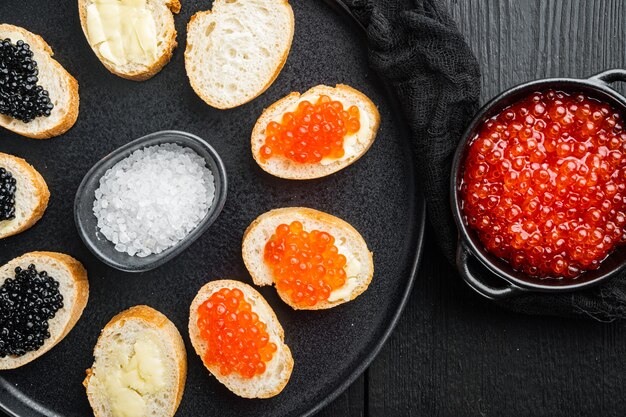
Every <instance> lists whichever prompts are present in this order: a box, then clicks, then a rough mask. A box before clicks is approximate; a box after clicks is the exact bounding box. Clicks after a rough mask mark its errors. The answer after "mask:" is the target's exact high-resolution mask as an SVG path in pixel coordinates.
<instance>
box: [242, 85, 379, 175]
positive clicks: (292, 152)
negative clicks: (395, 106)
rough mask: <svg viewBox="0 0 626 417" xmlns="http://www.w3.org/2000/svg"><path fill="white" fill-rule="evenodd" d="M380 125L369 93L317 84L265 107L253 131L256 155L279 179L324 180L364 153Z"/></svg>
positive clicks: (265, 169)
mask: <svg viewBox="0 0 626 417" xmlns="http://www.w3.org/2000/svg"><path fill="white" fill-rule="evenodd" d="M355 109H356V110H355ZM285 113H288V115H287V116H285ZM379 125H380V114H379V113H378V109H377V108H376V105H375V104H374V103H373V102H372V101H371V100H370V99H369V98H368V97H367V96H366V95H365V94H363V93H361V92H360V91H357V90H355V89H354V88H352V87H349V86H347V85H343V84H338V85H337V86H335V87H329V86H326V85H318V86H316V87H313V88H311V89H310V90H308V91H307V92H305V93H304V94H299V93H291V94H289V95H288V96H287V97H284V98H282V99H280V100H278V101H277V102H276V103H274V104H272V105H271V106H270V107H268V108H267V109H265V111H263V114H261V117H259V119H258V120H257V122H256V124H255V126H254V129H253V130H252V140H251V146H252V156H253V157H254V160H255V161H256V162H257V164H259V166H260V167H261V168H262V169H263V170H264V171H266V172H268V173H270V174H272V175H275V176H277V177H281V178H286V179H293V180H306V179H312V178H320V177H324V176H326V175H330V174H332V173H334V172H337V171H339V170H341V169H343V168H345V167H347V166H348V165H350V164H352V163H354V162H355V161H356V160H357V159H359V158H360V157H361V156H363V154H365V152H367V150H368V149H369V148H370V146H372V143H373V142H374V139H375V138H376V133H377V132H378V127H379Z"/></svg>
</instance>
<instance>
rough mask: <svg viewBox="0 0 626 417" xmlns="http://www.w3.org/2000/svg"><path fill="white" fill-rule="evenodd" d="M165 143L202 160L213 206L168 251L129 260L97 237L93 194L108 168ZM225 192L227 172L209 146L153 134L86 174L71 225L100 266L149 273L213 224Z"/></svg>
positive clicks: (171, 133)
mask: <svg viewBox="0 0 626 417" xmlns="http://www.w3.org/2000/svg"><path fill="white" fill-rule="evenodd" d="M165 143H176V144H178V145H180V146H183V147H186V148H190V149H192V150H193V151H194V152H196V153H197V154H198V155H200V156H201V157H202V158H204V160H205V161H206V165H207V168H209V169H210V170H211V173H212V174H213V178H214V181H215V197H214V198H213V204H212V205H211V207H210V208H209V211H208V213H207V214H206V215H205V216H204V218H203V219H202V220H201V221H200V223H199V224H198V226H196V228H195V229H193V230H192V231H191V232H190V233H189V234H188V235H187V236H185V237H184V238H183V239H182V240H181V241H180V242H178V243H177V244H175V245H174V246H172V247H171V248H168V249H166V250H164V251H163V252H161V253H158V254H153V255H149V256H146V257H143V258H141V257H138V256H130V255H129V254H127V253H124V252H118V251H117V250H115V246H114V245H113V243H112V242H110V241H109V240H107V239H106V238H105V237H104V236H102V235H101V234H100V232H99V230H98V220H97V219H96V216H95V214H94V213H93V202H94V199H95V191H96V190H97V189H98V187H99V186H100V178H101V177H102V176H103V175H104V174H105V173H106V171H107V170H108V169H109V168H111V167H113V165H115V164H117V163H118V162H120V161H121V160H122V159H124V158H126V157H127V156H129V155H130V154H131V153H133V152H134V151H136V150H138V149H143V148H145V147H147V146H154V145H162V144H165ZM226 189H227V180H226V168H225V167H224V163H223V162H222V159H221V158H220V156H219V155H218V153H217V152H216V151H215V149H213V147H211V145H209V144H208V143H206V142H205V141H204V140H202V139H201V138H199V137H198V136H195V135H192V134H190V133H186V132H179V131H175V130H165V131H161V132H155V133H152V134H150V135H147V136H144V137H141V138H139V139H136V140H134V141H132V142H130V143H128V144H126V145H124V146H122V147H120V148H118V149H116V150H114V151H113V152H111V153H110V154H108V155H107V156H105V157H104V158H102V159H101V160H100V161H99V162H98V163H96V164H95V165H94V166H93V167H92V168H91V169H90V170H89V172H87V174H86V175H85V178H83V181H82V182H81V184H80V186H79V187H78V191H77V192H76V199H75V200H74V221H75V222H76V228H77V229H78V234H79V235H80V237H81V239H82V240H83V242H85V245H87V247H88V248H89V250H90V251H91V252H93V254H94V255H96V256H97V257H98V258H99V259H100V260H101V261H102V262H104V263H105V264H107V265H109V266H112V267H113V268H116V269H119V270H121V271H127V272H144V271H149V270H151V269H154V268H156V267H158V266H161V265H163V264H164V263H165V262H167V261H169V260H171V259H172V258H174V257H176V256H177V255H179V254H180V253H181V252H182V251H183V250H185V249H186V248H187V247H188V246H189V245H191V244H192V243H193V242H194V241H195V240H196V239H197V238H199V237H200V236H201V235H202V233H204V232H205V231H206V230H207V229H208V228H209V226H211V224H213V222H214V221H215V219H217V216H219V214H220V212H221V211H222V208H223V207H224V203H225V202H226Z"/></svg>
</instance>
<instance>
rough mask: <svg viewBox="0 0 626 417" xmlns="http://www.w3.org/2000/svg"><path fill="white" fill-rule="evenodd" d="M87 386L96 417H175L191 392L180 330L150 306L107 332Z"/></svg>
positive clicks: (121, 317)
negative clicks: (183, 399)
mask: <svg viewBox="0 0 626 417" xmlns="http://www.w3.org/2000/svg"><path fill="white" fill-rule="evenodd" d="M93 355H94V358H95V360H94V363H93V365H92V367H91V368H90V369H87V377H86V378H85V380H84V381H83V385H84V386H85V388H86V390H87V397H88V398H89V404H90V405H91V408H92V409H93V412H94V415H95V416H96V417H123V416H136V417H172V416H174V414H175V413H176V410H177V409H178V406H179V404H180V400H181V399H182V397H183V392H184V390H185V381H186V379H187V353H186V351H185V344H184V342H183V339H182V337H181V335H180V333H179V332H178V329H177V328H176V326H175V325H174V323H172V322H171V321H170V320H169V319H168V318H167V317H166V316H165V315H163V314H162V313H160V312H159V311H157V310H155V309H153V308H152V307H148V306H145V305H139V306H135V307H131V308H129V309H128V310H125V311H122V312H121V313H119V314H118V315H116V316H115V317H113V318H112V319H111V321H109V323H108V324H107V325H106V326H105V327H104V329H102V333H101V334H100V337H99V338H98V342H97V343H96V347H95V348H94V352H93Z"/></svg>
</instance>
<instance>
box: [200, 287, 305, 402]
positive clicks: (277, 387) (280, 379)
mask: <svg viewBox="0 0 626 417" xmlns="http://www.w3.org/2000/svg"><path fill="white" fill-rule="evenodd" d="M222 288H229V289H234V288H238V289H239V290H241V292H243V294H244V297H245V300H246V301H247V302H249V303H250V305H251V306H252V311H253V312H255V313H257V314H258V315H259V320H261V321H262V322H264V323H265V324H266V325H267V332H268V334H269V337H270V342H271V343H274V344H276V347H277V350H276V353H274V356H273V357H272V359H271V360H270V361H269V362H268V363H267V364H266V371H265V372H264V373H263V374H261V375H255V376H254V377H252V378H249V379H248V378H243V377H242V376H240V375H239V374H237V373H235V372H233V373H231V374H230V375H227V376H224V375H221V374H220V370H219V367H217V366H210V365H207V364H206V362H205V361H204V354H205V352H206V350H207V348H208V344H207V342H206V341H205V340H204V339H203V338H202V337H200V330H199V329H198V324H197V323H198V307H199V306H200V305H201V304H202V303H204V302H205V301H206V300H207V299H208V298H209V297H210V296H211V295H212V294H213V293H214V292H217V291H219V290H221V289H222ZM189 337H190V338H191V344H192V345H193V347H194V349H195V350H196V353H197V354H198V355H199V356H200V358H202V362H203V363H204V365H205V366H206V367H207V369H208V370H209V371H210V372H211V373H212V374H213V376H214V377H215V378H217V380H218V381H220V382H221V383H222V384H224V385H225V386H226V388H228V389H229V390H231V391H232V392H234V393H235V394H237V395H239V396H240V397H243V398H270V397H273V396H275V395H278V394H279V393H280V392H281V391H282V390H283V388H285V386H286V385H287V382H289V378H290V377H291V371H292V370H293V357H292V356H291V351H290V350H289V346H287V345H286V344H285V341H284V339H285V337H284V333H283V328H282V326H281V325H280V322H279V321H278V318H276V314H274V310H272V307H270V305H269V304H268V303H267V301H265V299H264V298H263V296H262V295H261V294H259V293H258V292H257V291H256V290H255V289H254V288H252V287H251V286H249V285H247V284H244V283H243V282H239V281H233V280H226V279H225V280H218V281H212V282H209V283H208V284H206V285H205V286H204V287H202V288H201V289H200V291H199V292H198V294H197V295H196V297H195V298H194V299H193V302H192V303H191V307H190V309H189Z"/></svg>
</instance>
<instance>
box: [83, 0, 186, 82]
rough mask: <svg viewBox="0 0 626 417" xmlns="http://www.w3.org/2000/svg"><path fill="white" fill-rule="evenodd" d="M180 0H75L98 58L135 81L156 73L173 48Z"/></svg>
mask: <svg viewBox="0 0 626 417" xmlns="http://www.w3.org/2000/svg"><path fill="white" fill-rule="evenodd" d="M178 12H180V1H179V0H116V1H111V0H78V13H79V16H80V25H81V26H82V28H83V32H84V33H85V37H86V38H87V41H88V42H89V45H90V46H91V49H92V50H93V51H94V53H95V54H96V56H97V57H98V59H99V60H100V62H102V64H103V65H104V66H105V67H106V69H108V70H109V71H110V72H111V73H113V74H116V75H118V76H120V77H122V78H126V79H129V80H134V81H144V80H147V79H149V78H151V77H153V76H154V75H156V74H157V73H158V72H159V71H161V69H162V68H163V67H164V66H165V65H166V64H167V63H168V62H170V59H171V58H172V54H173V52H174V48H176V45H177V44H176V27H175V26H174V15H173V14H174V13H178Z"/></svg>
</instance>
